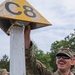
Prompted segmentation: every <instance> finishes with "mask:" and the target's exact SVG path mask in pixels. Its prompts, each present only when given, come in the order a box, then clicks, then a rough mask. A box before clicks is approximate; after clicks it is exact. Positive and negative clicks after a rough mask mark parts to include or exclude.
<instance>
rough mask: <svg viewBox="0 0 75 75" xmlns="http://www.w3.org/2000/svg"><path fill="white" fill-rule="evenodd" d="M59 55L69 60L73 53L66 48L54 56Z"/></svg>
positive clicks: (59, 50)
mask: <svg viewBox="0 0 75 75" xmlns="http://www.w3.org/2000/svg"><path fill="white" fill-rule="evenodd" d="M61 54H65V55H67V56H69V57H70V58H72V57H73V51H72V50H71V49H68V48H63V49H58V52H57V54H56V56H57V55H61Z"/></svg>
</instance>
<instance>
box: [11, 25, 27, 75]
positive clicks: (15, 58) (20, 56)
mask: <svg viewBox="0 0 75 75" xmlns="http://www.w3.org/2000/svg"><path fill="white" fill-rule="evenodd" d="M24 28H25V27H24V26H22V27H20V26H13V27H12V28H11V29H10V75H26V65H25V46H24V45H25V43H24Z"/></svg>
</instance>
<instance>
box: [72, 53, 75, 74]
mask: <svg viewBox="0 0 75 75" xmlns="http://www.w3.org/2000/svg"><path fill="white" fill-rule="evenodd" d="M72 61H73V68H72V70H71V71H72V72H73V73H74V75H75V53H74V54H73V58H72Z"/></svg>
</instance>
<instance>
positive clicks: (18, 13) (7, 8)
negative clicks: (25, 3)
mask: <svg viewBox="0 0 75 75" xmlns="http://www.w3.org/2000/svg"><path fill="white" fill-rule="evenodd" d="M10 4H14V5H16V6H17V7H20V6H19V5H18V4H16V3H14V2H7V3H6V4H5V8H6V10H7V11H8V12H10V13H11V14H14V15H20V14H21V13H22V12H21V11H18V12H13V11H12V10H11V9H10V8H9V5H10Z"/></svg>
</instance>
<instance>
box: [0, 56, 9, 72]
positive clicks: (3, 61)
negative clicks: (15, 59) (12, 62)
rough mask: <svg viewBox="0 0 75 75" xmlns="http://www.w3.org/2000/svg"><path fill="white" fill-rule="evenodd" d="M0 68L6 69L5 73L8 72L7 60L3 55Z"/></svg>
mask: <svg viewBox="0 0 75 75" xmlns="http://www.w3.org/2000/svg"><path fill="white" fill-rule="evenodd" d="M0 68H1V69H7V71H9V60H8V56H7V55H4V56H3V58H2V59H1V60H0Z"/></svg>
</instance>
